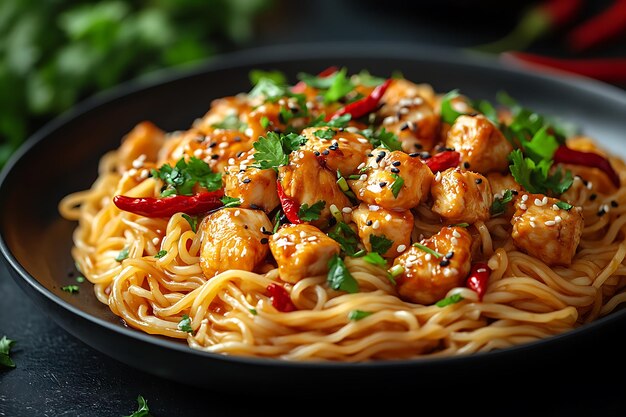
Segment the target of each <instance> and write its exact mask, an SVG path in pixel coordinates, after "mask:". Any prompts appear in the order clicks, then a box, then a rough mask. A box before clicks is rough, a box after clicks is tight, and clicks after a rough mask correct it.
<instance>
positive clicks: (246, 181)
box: [241, 178, 252, 184]
mask: <svg viewBox="0 0 626 417" xmlns="http://www.w3.org/2000/svg"><path fill="white" fill-rule="evenodd" d="M250 181H252V180H251V179H250V178H244V180H243V181H241V182H243V183H244V184H249V183H250Z"/></svg>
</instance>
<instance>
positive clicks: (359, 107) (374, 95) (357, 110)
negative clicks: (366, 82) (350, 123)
mask: <svg viewBox="0 0 626 417" xmlns="http://www.w3.org/2000/svg"><path fill="white" fill-rule="evenodd" d="M391 81H392V79H391V78H388V79H386V80H385V82H384V83H382V84H380V85H377V86H376V87H375V88H374V89H373V90H372V92H371V93H370V94H369V95H368V96H367V97H363V98H362V99H360V100H357V101H355V102H352V103H350V104H348V105H346V106H344V107H342V108H340V109H339V110H337V111H336V112H334V113H332V114H331V115H330V116H327V117H326V121H329V120H331V119H334V118H335V117H339V116H343V115H344V114H350V115H351V116H352V119H359V118H361V117H363V116H365V115H367V114H369V113H371V112H373V111H374V110H376V107H378V103H380V100H381V99H382V98H383V95H384V94H385V91H387V88H389V85H390V84H391Z"/></svg>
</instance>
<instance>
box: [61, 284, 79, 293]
mask: <svg viewBox="0 0 626 417" xmlns="http://www.w3.org/2000/svg"><path fill="white" fill-rule="evenodd" d="M61 289H62V290H63V291H65V292H69V293H70V294H74V293H77V292H79V291H80V288H78V285H66V286H64V287H61Z"/></svg>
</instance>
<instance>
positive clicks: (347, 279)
mask: <svg viewBox="0 0 626 417" xmlns="http://www.w3.org/2000/svg"><path fill="white" fill-rule="evenodd" d="M328 268H329V269H328V276H327V282H328V285H329V286H330V288H332V289H333V290H341V291H346V292H349V293H355V292H358V291H359V284H358V282H357V281H356V280H355V279H354V277H353V276H352V274H350V271H348V268H347V267H346V264H345V263H344V262H343V260H342V259H341V258H340V257H339V255H334V256H333V257H332V258H331V259H330V261H329V262H328Z"/></svg>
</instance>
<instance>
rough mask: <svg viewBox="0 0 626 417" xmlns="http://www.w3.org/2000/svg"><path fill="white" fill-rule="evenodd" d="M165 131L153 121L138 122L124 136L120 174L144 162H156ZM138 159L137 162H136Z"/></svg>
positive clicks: (119, 160)
mask: <svg viewBox="0 0 626 417" xmlns="http://www.w3.org/2000/svg"><path fill="white" fill-rule="evenodd" d="M164 142H165V132H163V131H162V130H161V129H159V128H158V127H156V126H155V125H154V124H153V123H151V122H141V123H139V124H137V125H136V126H135V127H134V128H133V129H132V130H131V131H130V132H129V133H128V134H127V135H126V136H124V138H123V139H122V143H121V145H120V148H119V150H118V162H117V170H118V172H119V173H120V174H123V173H124V172H126V171H128V170H130V169H132V168H137V166H136V165H137V164H138V163H141V165H143V163H144V162H153V163H156V162H157V159H158V155H159V149H161V147H162V146H163V144H164ZM136 161H137V162H136Z"/></svg>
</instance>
